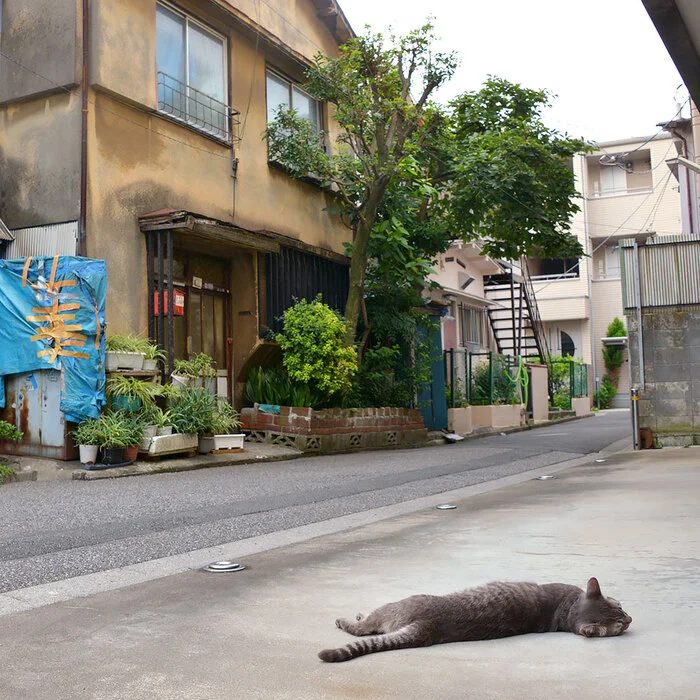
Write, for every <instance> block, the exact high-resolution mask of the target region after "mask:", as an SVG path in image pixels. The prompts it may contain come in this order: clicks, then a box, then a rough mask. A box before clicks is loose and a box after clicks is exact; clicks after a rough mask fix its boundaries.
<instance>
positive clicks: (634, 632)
mask: <svg viewBox="0 0 700 700" xmlns="http://www.w3.org/2000/svg"><path fill="white" fill-rule="evenodd" d="M699 466H700V448H689V449H664V450H662V451H648V452H638V453H626V454H620V455H614V456H609V457H608V458H607V461H606V462H604V463H596V462H594V461H593V462H591V463H590V464H584V465H581V466H578V467H573V468H570V469H567V470H564V471H560V472H558V473H557V478H556V479H552V480H549V481H535V480H532V479H528V480H527V481H523V482H522V483H520V484H514V485H510V486H507V487H504V488H501V489H498V490H491V491H488V492H484V491H486V489H487V488H489V486H488V485H482V486H481V490H482V492H481V493H476V491H478V488H477V487H470V489H466V490H464V491H463V492H462V493H461V498H460V494H459V493H452V494H451V497H452V499H451V500H452V501H453V502H455V503H456V504H457V505H458V508H457V509H456V510H451V511H438V510H435V509H434V508H432V507H431V508H426V509H423V510H419V511H417V512H413V513H407V514H404V515H401V516H399V517H395V518H392V519H390V520H383V521H379V522H376V523H374V524H370V525H366V526H364V527H360V528H356V529H352V530H348V531H343V532H338V533H336V534H331V535H326V536H323V537H318V538H316V539H311V540H309V541H306V542H299V543H297V544H294V545H290V546H287V547H283V548H280V549H272V550H269V551H266V552H262V553H259V554H255V555H250V556H246V557H244V558H243V559H242V560H243V563H245V564H246V565H248V567H249V568H248V569H247V570H245V571H243V572H240V573H237V574H206V573H204V572H202V571H200V570H193V571H190V572H186V573H182V574H178V575H174V576H170V577H167V578H160V579H157V580H152V581H149V582H146V583H141V584H138V585H133V586H130V587H127V588H122V589H119V590H112V591H109V592H104V593H98V594H95V595H91V596H88V597H76V598H73V599H69V600H66V601H65V602H62V603H57V604H54V605H49V606H45V607H40V608H37V609H34V610H29V611H26V612H21V613H14V614H8V615H5V616H3V617H0V653H1V654H2V658H3V673H2V674H0V697H3V698H8V699H12V700H14V698H30V699H34V698H49V697H50V698H56V699H62V698H71V699H73V698H100V699H103V698H104V699H111V698H115V699H116V698H119V699H120V700H122V699H124V698H159V699H160V698H164V699H169V698H187V699H188V700H189V699H195V698H230V697H234V696H235V697H241V698H294V699H297V698H298V699H300V700H316V699H319V700H320V699H326V698H363V699H365V698H366V699H371V700H374V699H375V698H377V699H379V698H381V699H384V698H397V699H398V698H401V699H402V700H403V699H412V698H416V699H417V698H480V699H481V698H486V699H490V698H519V699H527V698H533V699H535V698H537V699H538V700H539V699H549V698H551V699H554V698H557V699H559V698H563V697H567V698H571V699H579V698H601V697H615V698H635V699H637V698H655V699H656V698H664V699H676V698H678V699H681V698H695V697H697V696H698V691H697V688H698V685H699V684H700V664H698V662H697V660H698V658H700V615H699V612H698V611H699V610H700V585H699V584H700V527H699V525H700V509H698V499H699V497H700V469H699V468H698V467H699ZM469 494H471V495H469ZM433 500H434V501H435V502H437V500H436V499H435V498H433ZM237 548H238V551H237ZM244 548H245V543H236V544H232V545H230V550H229V551H228V552H227V554H228V555H229V556H232V557H234V558H238V556H239V555H240V554H242V553H243V552H244ZM204 563H206V561H201V564H204ZM123 573H124V576H128V571H124V572H123ZM114 575H115V576H117V577H118V576H119V572H114ZM592 575H595V576H597V577H598V578H599V580H600V582H601V585H602V587H603V592H604V593H607V594H609V595H612V596H614V597H616V598H619V599H620V600H621V602H622V603H623V605H624V607H625V609H626V610H627V611H628V612H629V613H630V614H631V615H632V617H633V618H634V622H633V623H632V626H631V627H630V630H629V632H628V633H627V634H625V635H623V636H622V637H619V638H611V639H593V640H589V639H584V638H581V637H577V636H574V635H571V634H547V635H527V636H524V637H518V638H510V639H503V640H494V641H488V642H479V643H462V644H451V645H443V646H436V647H431V648H425V649H411V650H402V651H396V652H387V653H382V654H376V655H371V656H367V657H364V658H361V659H357V660H355V661H351V662H348V663H345V664H338V665H330V664H323V663H322V662H321V661H319V660H318V659H317V657H316V653H317V652H318V651H319V650H320V649H321V648H324V647H327V646H331V645H340V644H342V643H345V642H346V641H347V640H348V639H350V638H349V637H348V636H347V635H346V634H345V633H343V632H341V631H340V630H337V629H336V628H335V627H334V625H333V620H334V618H335V617H336V616H338V615H351V614H354V613H355V612H357V611H362V612H368V611H369V610H370V609H372V608H373V607H376V606H377V605H379V604H382V603H385V602H388V601H391V600H396V599H399V598H401V597H403V596H405V595H409V594H411V593H418V592H430V593H442V592H448V591H452V590H457V589H460V588H464V587H466V586H470V585H476V584H479V583H483V582H486V581H489V580H494V579H509V580H534V581H538V582H547V581H565V582H570V583H576V584H578V585H583V584H585V581H586V579H587V578H588V577H589V576H592ZM74 584H75V589H76V591H79V590H80V581H79V580H77V581H75V582H74ZM47 585H50V584H47ZM18 593H19V592H18ZM8 595H9V594H8Z"/></svg>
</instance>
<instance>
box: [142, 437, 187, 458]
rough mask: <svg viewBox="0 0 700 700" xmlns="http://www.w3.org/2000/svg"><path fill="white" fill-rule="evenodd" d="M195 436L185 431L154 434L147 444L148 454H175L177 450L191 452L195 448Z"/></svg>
mask: <svg viewBox="0 0 700 700" xmlns="http://www.w3.org/2000/svg"><path fill="white" fill-rule="evenodd" d="M197 441H198V440H197V436H196V435H189V434H187V433H177V434H176V435H156V436H155V437H152V438H151V441H150V444H149V446H148V456H149V457H158V456H161V455H169V454H175V453H177V452H193V451H195V450H196V449H197Z"/></svg>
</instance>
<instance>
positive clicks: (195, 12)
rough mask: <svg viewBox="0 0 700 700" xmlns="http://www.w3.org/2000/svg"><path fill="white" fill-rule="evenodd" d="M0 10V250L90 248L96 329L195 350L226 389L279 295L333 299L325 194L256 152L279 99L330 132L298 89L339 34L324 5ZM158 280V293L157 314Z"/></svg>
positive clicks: (177, 353) (338, 287)
mask: <svg viewBox="0 0 700 700" xmlns="http://www.w3.org/2000/svg"><path fill="white" fill-rule="evenodd" d="M0 8H2V23H1V25H0V50H1V51H2V53H3V55H2V56H0V218H2V219H3V220H4V221H5V223H6V224H7V226H8V228H9V229H10V230H11V231H12V232H13V235H14V237H15V240H14V241H13V242H11V243H10V245H9V249H8V251H7V253H6V254H7V255H8V257H19V256H24V255H40V254H44V255H46V254H57V253H59V254H67V255H74V254H76V253H77V254H81V255H87V256H89V257H95V258H104V259H105V260H106V261H107V270H108V277H109V287H108V290H109V291H108V300H107V319H108V323H109V331H108V333H109V332H110V331H111V332H128V331H132V332H141V333H144V334H146V333H150V334H151V335H152V336H154V337H157V338H158V339H159V340H160V342H161V343H163V344H164V345H168V344H169V338H170V339H171V341H172V342H171V343H170V347H171V357H172V356H174V357H183V356H186V355H188V354H191V353H195V352H199V351H204V352H207V353H208V354H210V355H212V356H214V357H215V359H216V361H217V365H218V368H219V371H220V375H221V380H222V382H221V383H220V384H221V385H222V386H226V389H225V391H226V392H227V393H228V394H230V395H234V394H238V395H240V390H241V381H242V379H243V378H244V376H243V374H242V371H244V369H245V367H246V363H248V362H250V361H251V358H252V357H253V356H254V354H255V352H256V350H257V349H258V348H260V347H264V342H263V339H264V337H265V331H266V328H267V327H268V326H273V325H274V324H275V318H276V317H277V316H279V314H280V313H281V311H282V310H283V309H284V308H286V306H288V305H289V304H290V303H291V301H292V297H294V296H305V295H313V294H316V293H317V292H319V291H320V292H323V294H324V299H325V300H326V301H328V302H329V303H332V304H333V305H335V306H338V307H341V308H342V305H343V303H344V298H345V295H346V293H347V267H346V265H345V257H344V255H343V242H344V241H347V240H349V238H350V231H349V229H348V228H347V226H346V225H345V224H344V223H343V222H342V221H341V220H340V218H339V216H338V215H337V214H335V213H332V208H331V207H330V205H331V204H332V194H331V193H329V192H328V191H324V190H322V189H321V188H319V187H318V186H317V185H315V184H313V183H312V182H309V183H307V182H299V181H294V180H292V179H291V178H290V177H289V176H288V175H287V174H286V173H285V172H284V170H283V169H281V168H280V167H279V166H278V165H276V164H273V163H269V162H268V156H267V146H266V143H265V141H264V140H263V133H264V130H265V127H266V124H267V121H268V118H269V117H270V116H271V115H273V114H274V110H275V108H276V107H278V106H279V105H281V104H286V105H291V106H293V107H294V108H295V109H297V110H298V111H299V112H300V113H301V114H302V115H304V116H306V117H307V118H309V119H310V120H311V121H312V122H314V123H315V124H316V125H317V126H318V128H321V129H329V130H330V131H331V134H333V132H334V125H333V122H332V119H331V117H332V115H330V114H329V113H328V110H327V109H326V107H325V105H322V104H317V103H316V102H315V101H314V100H312V99H311V98H310V96H309V95H307V94H306V93H305V92H304V91H303V90H302V89H301V88H300V87H299V85H300V83H302V82H303V80H304V71H305V68H306V67H307V66H308V65H309V63H310V61H311V59H312V58H313V56H314V55H315V54H316V53H318V52H322V53H323V54H326V55H331V56H332V55H334V54H336V53H337V47H338V45H339V43H342V41H344V40H345V39H347V38H348V37H350V36H351V34H352V30H351V28H350V27H349V25H348V23H347V21H346V20H345V18H344V15H343V13H342V11H341V10H340V8H339V7H338V5H337V3H336V2H335V0H297V2H293V3H292V2H288V1H287V0H269V1H266V2H264V3H259V2H254V1H253V0H230V1H227V0H181V1H179V2H177V3H176V4H175V3H172V4H171V3H169V2H166V1H165V0H164V1H162V2H161V0H120V1H119V2H117V1H116V0H92V1H91V2H89V3H87V2H82V1H81V0H4V2H2V3H0ZM171 249H172V255H170V254H169V251H170V250H171ZM169 271H170V274H169ZM159 285H163V287H165V292H166V293H168V292H169V293H170V294H172V295H173V296H172V298H173V301H174V303H173V305H172V306H173V311H172V312H171V315H170V317H169V318H168V319H167V322H166V319H165V317H161V316H158V315H157V309H156V308H155V306H156V305H155V304H154V292H155V291H157V290H158V289H159ZM168 288H169V289H168ZM161 289H162V287H161ZM236 385H237V391H234V387H236Z"/></svg>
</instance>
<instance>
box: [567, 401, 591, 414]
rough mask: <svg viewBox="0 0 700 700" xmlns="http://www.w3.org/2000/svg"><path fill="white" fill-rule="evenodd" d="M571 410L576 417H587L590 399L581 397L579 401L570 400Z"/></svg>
mask: <svg viewBox="0 0 700 700" xmlns="http://www.w3.org/2000/svg"><path fill="white" fill-rule="evenodd" d="M571 410H572V411H575V412H576V415H577V416H587V415H588V414H589V413H590V412H591V397H590V396H582V397H581V398H580V399H571Z"/></svg>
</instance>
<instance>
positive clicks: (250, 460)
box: [73, 452, 308, 481]
mask: <svg viewBox="0 0 700 700" xmlns="http://www.w3.org/2000/svg"><path fill="white" fill-rule="evenodd" d="M300 457H308V454H306V453H304V452H297V453H296V454H293V453H290V454H280V455H250V456H247V455H246V456H245V457H242V458H240V459H236V460H224V461H213V460H206V461H202V462H197V463H195V464H177V463H175V464H173V463H172V462H148V461H143V462H136V464H135V466H133V467H121V468H120V467H117V468H116V469H105V470H101V471H90V470H87V469H76V470H74V471H73V479H74V480H76V481H97V480H98V479H118V478H121V477H125V476H143V475H144V474H167V473H175V472H189V471H196V470H198V469H211V468H216V467H234V466H237V465H239V464H259V463H261V462H284V461H287V460H291V459H299V458H300Z"/></svg>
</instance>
